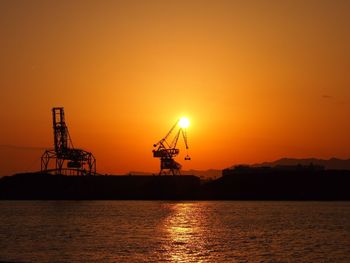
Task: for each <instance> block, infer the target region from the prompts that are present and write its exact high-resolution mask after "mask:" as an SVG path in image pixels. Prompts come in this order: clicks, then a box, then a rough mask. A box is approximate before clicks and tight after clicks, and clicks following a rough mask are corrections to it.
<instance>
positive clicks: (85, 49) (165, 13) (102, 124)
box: [0, 0, 350, 175]
mask: <svg viewBox="0 0 350 263" xmlns="http://www.w3.org/2000/svg"><path fill="white" fill-rule="evenodd" d="M349 13H350V1H345V0H344V1H334V0H332V1H320V0H317V1H316V0H315V1H298V0H292V1H260V0H256V1H233V0H230V1H218V0H215V1H214V0H213V1H188V0H186V1H185V0H178V1H169V0H162V1H151V0H147V1H146V0H143V1H130V0H128V1H126V0H125V1H86V0H84V1H72V0H69V1H62V0H60V1H53V0H52V1H50V0H49V1H27V0H23V1H15V0H10V1H4V0H0V37H1V41H0V58H1V59H0V90H1V96H0V123H1V126H0V157H1V159H0V175H3V174H6V173H12V172H19V171H27V170H38V169H40V162H39V157H40V155H41V153H42V149H41V148H45V147H48V148H49V147H51V145H52V141H53V138H52V134H53V132H52V128H51V126H52V124H51V108H52V107H54V106H63V107H65V112H66V121H67V123H68V127H69V130H70V133H71V136H72V139H73V142H74V144H75V145H76V146H78V147H80V148H84V149H86V150H89V151H92V152H93V153H94V155H95V156H96V158H97V168H98V170H99V171H100V172H106V173H125V172H128V171H135V170H136V171H157V170H158V166H159V160H156V159H153V158H152V145H153V143H155V142H157V141H158V140H159V139H160V138H161V137H162V136H164V135H165V134H166V132H167V131H168V129H170V127H171V126H172V125H173V123H174V122H175V121H176V120H177V118H178V117H180V116H182V115H186V116H188V117H189V118H190V120H191V126H190V128H189V130H188V136H189V144H190V155H191V156H192V161H191V162H184V161H183V155H181V156H180V158H178V159H179V160H180V162H181V163H182V164H183V165H184V169H208V168H220V169H221V168H225V167H227V166H230V165H232V164H235V163H254V162H261V161H269V160H274V159H277V158H280V157H285V156H289V157H311V156H312V157H320V158H329V157H332V156H335V157H340V158H349V157H350V136H349V134H350V133H349V132H350V122H349V113H350V74H349V73H350V48H349V47H350V16H349ZM13 146H16V147H13ZM22 147H23V148H22ZM33 147H34V148H33Z"/></svg>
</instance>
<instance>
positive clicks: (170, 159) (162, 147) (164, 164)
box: [153, 119, 191, 175]
mask: <svg viewBox="0 0 350 263" xmlns="http://www.w3.org/2000/svg"><path fill="white" fill-rule="evenodd" d="M183 120H184V119H180V120H178V121H177V122H176V123H175V124H174V125H173V127H172V128H171V129H170V131H169V132H168V133H167V134H166V135H165V137H164V138H162V139H161V140H160V141H159V142H157V143H155V144H154V145H153V147H155V149H153V157H154V158H160V172H159V175H168V174H172V175H180V169H181V167H182V166H181V164H179V163H178V162H176V161H175V160H174V158H175V157H176V156H177V155H178V154H179V153H180V149H178V148H176V146H177V143H178V141H179V138H180V137H182V138H183V140H184V143H185V146H186V151H187V154H186V157H185V160H186V161H188V160H191V158H190V156H189V155H188V141H187V132H186V127H187V126H188V125H181V123H182V121H183ZM185 120H186V121H187V122H188V120H187V119H185ZM176 127H179V129H178V130H177V131H176V132H175V130H176ZM174 132H175V136H174V137H173V139H172V140H171V142H170V143H169V141H168V139H169V137H170V136H171V135H172V134H173V133H174Z"/></svg>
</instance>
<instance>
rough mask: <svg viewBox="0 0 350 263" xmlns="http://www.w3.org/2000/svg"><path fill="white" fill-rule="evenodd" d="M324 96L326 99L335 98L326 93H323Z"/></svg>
mask: <svg viewBox="0 0 350 263" xmlns="http://www.w3.org/2000/svg"><path fill="white" fill-rule="evenodd" d="M322 98H324V99H333V96H331V95H327V94H325V95H322Z"/></svg>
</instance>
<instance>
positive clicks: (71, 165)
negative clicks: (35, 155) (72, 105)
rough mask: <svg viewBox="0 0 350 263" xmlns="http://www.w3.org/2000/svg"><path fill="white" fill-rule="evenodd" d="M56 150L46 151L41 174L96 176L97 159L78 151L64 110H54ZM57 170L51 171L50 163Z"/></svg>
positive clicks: (42, 160)
mask: <svg viewBox="0 0 350 263" xmlns="http://www.w3.org/2000/svg"><path fill="white" fill-rule="evenodd" d="M52 121H53V131H54V149H50V150H46V151H45V152H44V154H43V155H42V156H41V172H42V173H51V172H52V173H55V174H71V175H94V174H96V159H95V157H94V156H93V154H92V153H91V152H87V151H85V150H82V149H76V148H74V146H73V142H72V139H71V137H70V135H69V132H68V127H67V125H66V122H65V119H64V109H63V108H62V107H61V108H53V109H52ZM51 160H53V161H54V162H55V168H53V169H50V167H49V165H50V161H51ZM65 164H66V165H65Z"/></svg>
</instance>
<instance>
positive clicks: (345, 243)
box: [0, 201, 350, 262]
mask: <svg viewBox="0 0 350 263" xmlns="http://www.w3.org/2000/svg"><path fill="white" fill-rule="evenodd" d="M0 261H19V262H155V261H169V262H350V203H349V202H347V203H346V202H345V203H342V202H333V203H332V202H240V201H236V202H235V201H230V202H222V201H210V202H201V201H199V202H165V201H1V202H0Z"/></svg>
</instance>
